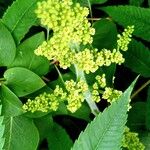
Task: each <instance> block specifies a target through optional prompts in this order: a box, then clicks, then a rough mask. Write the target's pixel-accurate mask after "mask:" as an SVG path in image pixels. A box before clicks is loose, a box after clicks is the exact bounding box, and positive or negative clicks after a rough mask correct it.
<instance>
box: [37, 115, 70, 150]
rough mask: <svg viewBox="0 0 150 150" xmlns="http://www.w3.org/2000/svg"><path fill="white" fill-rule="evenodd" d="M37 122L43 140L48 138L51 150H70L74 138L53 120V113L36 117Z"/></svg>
mask: <svg viewBox="0 0 150 150" xmlns="http://www.w3.org/2000/svg"><path fill="white" fill-rule="evenodd" d="M35 123H36V126H37V127H38V130H39V133H40V137H41V140H43V139H46V140H47V142H48V147H49V149H50V150H70V148H71V146H72V144H73V143H72V140H71V139H70V137H69V136H68V134H67V132H66V131H65V130H64V129H63V128H62V127H61V126H60V125H58V124H57V123H55V122H53V120H52V116H51V115H46V116H44V117H41V118H38V119H35Z"/></svg>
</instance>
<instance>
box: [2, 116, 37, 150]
mask: <svg viewBox="0 0 150 150" xmlns="http://www.w3.org/2000/svg"><path fill="white" fill-rule="evenodd" d="M4 115H5V114H4ZM4 124H5V133H4V136H5V138H6V140H5V146H4V149H5V150H35V149H37V146H38V141H39V134H38V130H37V128H36V127H35V125H34V124H33V121H32V119H29V118H26V117H23V116H16V117H4Z"/></svg>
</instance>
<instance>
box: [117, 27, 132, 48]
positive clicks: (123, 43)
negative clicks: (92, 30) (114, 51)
mask: <svg viewBox="0 0 150 150" xmlns="http://www.w3.org/2000/svg"><path fill="white" fill-rule="evenodd" d="M133 31H134V26H128V27H127V29H125V30H124V32H123V33H122V35H120V34H118V40H117V44H118V49H120V50H122V51H127V50H128V45H129V43H130V41H131V37H132V33H133Z"/></svg>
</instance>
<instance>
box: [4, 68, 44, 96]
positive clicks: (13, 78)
mask: <svg viewBox="0 0 150 150" xmlns="http://www.w3.org/2000/svg"><path fill="white" fill-rule="evenodd" d="M4 78H5V79H6V82H5V84H6V85H7V86H8V87H9V88H10V89H11V90H12V91H13V92H14V93H15V94H16V95H17V96H19V97H21V96H25V95H28V94H31V93H33V92H35V91H37V90H39V89H40V88H42V87H44V86H45V83H44V82H43V80H42V79H41V78H40V77H39V76H38V75H36V74H35V73H33V72H32V71H30V70H28V69H25V68H21V67H15V68H10V69H8V70H6V72H5V73H4Z"/></svg>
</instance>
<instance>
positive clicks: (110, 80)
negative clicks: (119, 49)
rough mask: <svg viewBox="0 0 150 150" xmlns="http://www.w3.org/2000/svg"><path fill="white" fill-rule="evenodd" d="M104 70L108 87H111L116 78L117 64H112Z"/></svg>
mask: <svg viewBox="0 0 150 150" xmlns="http://www.w3.org/2000/svg"><path fill="white" fill-rule="evenodd" d="M102 70H103V73H104V74H105V75H106V82H107V86H109V87H111V86H112V85H113V78H114V76H115V71H116V64H111V65H110V66H108V67H103V68H102Z"/></svg>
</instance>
